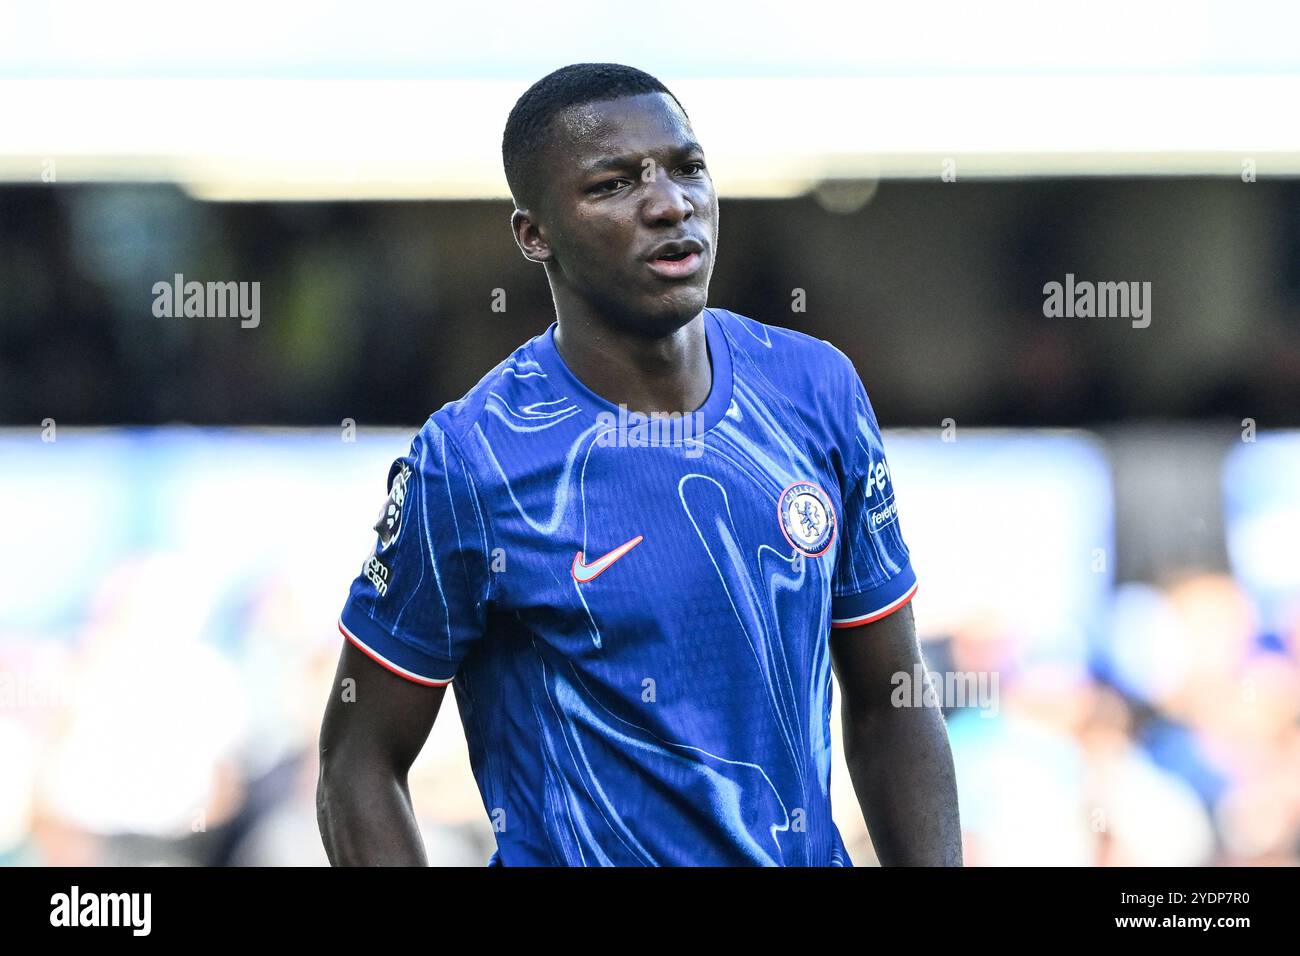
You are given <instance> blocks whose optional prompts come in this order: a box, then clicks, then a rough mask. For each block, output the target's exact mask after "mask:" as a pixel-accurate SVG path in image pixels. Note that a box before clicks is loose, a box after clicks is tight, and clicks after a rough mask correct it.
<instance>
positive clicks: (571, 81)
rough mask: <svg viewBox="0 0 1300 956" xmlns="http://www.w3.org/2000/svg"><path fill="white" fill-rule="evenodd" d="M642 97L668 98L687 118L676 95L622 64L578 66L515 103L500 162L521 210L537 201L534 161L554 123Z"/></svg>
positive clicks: (552, 76)
mask: <svg viewBox="0 0 1300 956" xmlns="http://www.w3.org/2000/svg"><path fill="white" fill-rule="evenodd" d="M643 93H667V94H668V95H669V96H672V97H673V102H674V103H676V104H677V107H678V109H681V111H682V115H684V116H686V110H685V108H684V107H682V104H681V101H680V100H678V99H677V97H676V96H673V93H672V90H670V89H668V87H666V86H664V85H663V84H662V83H660V82H659V81H658V80H657V79H655V78H654V77H653V76H651V75H650V74H649V73H646V72H644V71H643V70H638V69H636V68H635V67H631V66H623V65H622V64H620V63H574V64H572V65H570V66H564V67H560V69H558V70H555V71H554V72H552V73H548V74H547V75H546V76H544V77H542V78H541V79H540V80H538V81H537V82H536V83H534V84H533V85H532V86H530V87H529V88H528V89H527V90H526V91H525V92H524V95H523V96H521V97H519V99H518V100H517V101H516V102H515V105H514V108H513V109H512V110H511V111H510V117H509V118H508V119H507V120H506V131H505V135H504V136H503V137H502V138H501V160H502V162H503V163H504V165H505V169H506V182H507V183H508V184H509V185H510V195H511V196H512V197H514V201H515V206H516V208H519V209H527V208H529V207H530V206H531V204H532V203H534V202H535V201H536V200H537V196H538V191H537V187H538V185H539V181H538V180H539V177H538V175H537V173H538V169H537V166H536V163H535V160H536V158H537V156H538V154H539V153H540V152H541V151H542V149H543V148H544V147H545V145H546V139H547V135H548V132H549V130H550V126H551V121H552V120H553V119H555V117H556V115H557V114H559V113H561V112H563V111H564V110H566V109H568V108H569V107H571V106H582V105H585V104H587V103H603V102H606V101H608V100H617V99H621V98H622V97H624V96H639V95H641V94H643ZM686 118H687V119H688V120H689V119H690V116H686Z"/></svg>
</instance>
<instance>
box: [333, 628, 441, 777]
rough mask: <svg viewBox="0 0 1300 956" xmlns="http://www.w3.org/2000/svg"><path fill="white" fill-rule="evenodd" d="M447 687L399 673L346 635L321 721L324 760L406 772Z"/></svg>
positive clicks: (427, 735)
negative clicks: (357, 645)
mask: <svg viewBox="0 0 1300 956" xmlns="http://www.w3.org/2000/svg"><path fill="white" fill-rule="evenodd" d="M446 693H447V685H446V684H437V685H433V686H428V685H425V684H417V683H415V682H414V681H410V680H407V679H406V678H404V677H400V676H398V675H397V674H394V673H393V672H391V671H389V670H387V669H386V668H384V667H383V666H382V665H380V664H379V663H377V662H376V661H374V660H372V659H370V658H369V657H367V656H366V655H365V654H364V653H362V652H361V650H359V649H358V648H357V647H355V646H354V645H353V644H352V642H351V641H348V640H345V641H344V642H343V650H342V652H341V653H340V655H339V663H338V668H337V670H336V671H335V674H334V684H333V687H332V688H331V690H330V697H329V701H328V703H327V704H326V706H325V718H324V721H323V722H322V724H321V738H320V753H321V760H322V763H324V762H326V761H330V762H340V761H342V762H349V763H351V762H354V761H361V762H371V763H375V764H378V765H380V766H383V767H386V768H388V769H391V770H393V771H395V772H396V773H398V774H405V773H406V772H407V770H409V769H410V767H411V764H412V763H413V762H414V761H415V758H416V757H417V756H418V755H419V753H420V749H421V748H422V747H423V746H424V742H425V741H426V740H427V739H428V737H429V731H430V730H431V729H432V727H433V722H434V720H435V719H436V718H437V716H438V711H439V709H440V708H441V706H442V699H443V697H445V696H446Z"/></svg>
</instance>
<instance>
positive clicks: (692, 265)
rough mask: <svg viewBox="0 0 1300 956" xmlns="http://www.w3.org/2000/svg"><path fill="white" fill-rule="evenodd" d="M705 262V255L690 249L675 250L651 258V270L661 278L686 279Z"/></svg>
mask: <svg viewBox="0 0 1300 956" xmlns="http://www.w3.org/2000/svg"><path fill="white" fill-rule="evenodd" d="M703 264H704V256H703V255H702V254H701V253H698V252H692V251H690V250H688V251H686V252H674V253H673V254H672V255H670V256H660V257H659V258H657V259H651V260H650V271H651V272H653V273H655V274H656V275H658V276H659V277H660V278H661V279H686V278H689V277H690V276H693V275H695V273H697V272H698V271H699V270H700V268H701V266H703Z"/></svg>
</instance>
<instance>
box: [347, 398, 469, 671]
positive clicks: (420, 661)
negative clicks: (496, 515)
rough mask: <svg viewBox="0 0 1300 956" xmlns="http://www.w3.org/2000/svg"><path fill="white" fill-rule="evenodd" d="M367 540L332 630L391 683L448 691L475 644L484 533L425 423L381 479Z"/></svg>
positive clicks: (443, 444) (460, 464) (456, 469)
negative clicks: (391, 676)
mask: <svg viewBox="0 0 1300 956" xmlns="http://www.w3.org/2000/svg"><path fill="white" fill-rule="evenodd" d="M374 530H375V535H376V537H375V546H374V550H372V551H371V553H370V556H369V557H367V558H366V560H365V563H364V564H363V565H362V567H361V572H360V574H358V575H357V577H356V579H355V580H354V581H353V582H352V587H351V589H350V590H349V592H348V597H347V601H346V603H345V604H344V606H343V612H342V614H341V615H340V616H339V630H341V631H342V632H343V635H344V637H346V638H347V639H348V640H349V641H351V642H352V643H353V644H354V645H356V647H357V648H358V649H359V650H361V651H362V652H363V653H365V654H366V655H367V656H369V657H370V658H372V659H373V660H375V661H376V662H378V663H379V664H382V665H383V666H384V667H386V668H388V669H389V670H390V671H392V672H394V673H395V674H399V675H401V676H402V677H405V678H407V679H408V680H412V681H415V682H416V683H419V684H428V685H438V684H447V683H450V682H451V680H452V679H453V678H454V677H455V676H456V672H457V669H458V668H459V666H460V662H461V660H462V658H464V656H465V654H466V653H467V652H468V651H469V650H470V648H471V647H472V646H473V644H474V642H475V641H476V640H478V639H479V638H480V637H481V636H482V635H483V631H484V624H485V617H486V605H487V601H488V597H489V596H488V593H487V592H488V584H489V575H490V572H489V566H488V561H489V556H490V554H491V548H490V544H489V532H490V528H489V526H488V523H487V521H486V516H485V511H484V508H483V500H482V498H481V496H480V494H479V491H478V488H477V486H476V483H475V481H474V479H473V475H472V473H471V472H470V470H469V469H468V468H467V467H466V465H465V463H464V461H463V459H462V458H461V456H460V453H459V451H458V450H457V448H456V446H455V445H454V443H453V440H452V439H451V438H450V437H449V436H448V435H447V434H446V432H444V431H443V430H442V429H441V428H439V427H438V425H437V424H436V423H435V422H434V421H433V420H430V421H429V422H428V423H427V424H426V425H425V426H424V428H423V429H421V431H420V433H419V434H418V435H417V436H416V437H415V440H414V441H413V442H412V443H411V448H410V451H409V452H408V453H407V454H406V455H404V456H403V457H401V458H399V459H397V461H395V462H393V464H392V467H391V468H390V469H389V473H388V498H387V499H386V500H385V501H384V504H383V508H382V509H381V511H380V514H379V519H378V521H377V522H376V523H375V528H374Z"/></svg>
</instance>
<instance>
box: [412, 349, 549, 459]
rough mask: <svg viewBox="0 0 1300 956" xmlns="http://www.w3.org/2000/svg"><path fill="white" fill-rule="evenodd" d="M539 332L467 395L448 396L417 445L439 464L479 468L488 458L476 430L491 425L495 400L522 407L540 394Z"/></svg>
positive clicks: (535, 399) (488, 373)
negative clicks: (483, 456) (483, 454)
mask: <svg viewBox="0 0 1300 956" xmlns="http://www.w3.org/2000/svg"><path fill="white" fill-rule="evenodd" d="M536 340H537V336H534V337H533V338H531V339H529V340H528V341H527V342H524V343H523V344H522V345H520V346H519V347H518V348H516V349H515V350H514V351H513V352H511V353H510V354H509V355H507V356H506V357H505V358H503V359H502V360H501V361H500V362H498V363H497V364H496V365H494V366H493V367H492V368H490V369H489V370H488V371H487V372H485V373H484V374H483V376H482V377H481V378H480V379H479V380H478V382H476V383H475V384H474V385H473V386H472V387H471V388H470V389H469V390H468V391H467V392H465V394H464V395H462V396H461V397H460V398H457V399H455V400H453V401H450V402H447V403H446V404H445V405H443V406H442V407H441V408H439V409H438V410H437V411H435V412H434V413H433V414H431V415H430V416H429V417H428V419H426V420H425V422H424V425H423V426H422V427H421V428H420V431H419V433H418V434H417V435H416V437H415V442H414V447H415V449H416V450H417V451H419V452H420V454H422V455H424V456H432V457H433V459H434V460H433V464H434V467H438V466H442V467H444V468H445V467H452V468H456V467H459V468H463V469H466V470H468V471H470V472H476V471H478V470H479V467H480V466H481V465H482V464H483V463H482V462H480V461H478V458H479V457H480V456H478V455H477V454H476V453H475V451H474V449H475V448H477V447H478V446H479V445H480V444H481V443H480V442H477V441H476V440H475V437H474V436H475V434H476V433H481V432H483V431H484V430H487V429H490V428H492V427H493V426H492V424H491V419H492V418H493V417H494V416H493V411H492V410H493V406H494V405H495V406H496V407H497V408H500V407H502V406H505V407H516V408H517V407H523V406H527V405H528V404H529V403H530V402H532V401H539V400H541V399H542V398H543V397H544V395H543V392H542V390H543V388H544V384H543V383H544V382H545V375H543V374H542V373H541V366H540V365H538V363H537V360H536V358H535V357H534V354H533V343H534V342H535V341H536Z"/></svg>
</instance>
